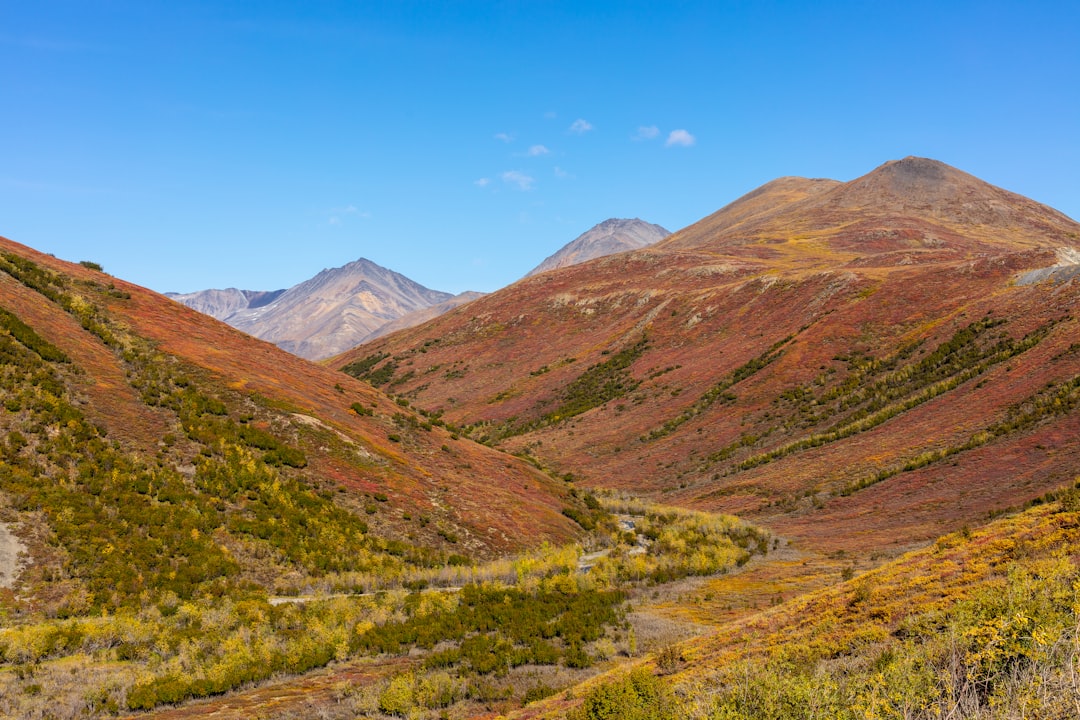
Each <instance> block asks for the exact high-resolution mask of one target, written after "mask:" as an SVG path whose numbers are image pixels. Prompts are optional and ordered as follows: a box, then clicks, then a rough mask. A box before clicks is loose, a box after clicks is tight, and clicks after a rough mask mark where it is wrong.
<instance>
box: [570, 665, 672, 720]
mask: <svg viewBox="0 0 1080 720" xmlns="http://www.w3.org/2000/svg"><path fill="white" fill-rule="evenodd" d="M566 717H567V720H676V718H681V717H684V715H683V711H682V709H681V707H680V703H679V702H678V701H677V700H676V698H675V695H674V693H673V692H672V690H671V687H670V686H669V685H668V684H667V683H666V682H665V681H664V680H662V679H661V678H658V677H656V676H655V675H653V674H652V673H651V672H649V671H648V670H646V669H644V668H638V669H636V670H633V671H632V672H630V673H629V674H627V675H626V676H625V677H623V678H620V679H618V680H615V681H613V682H609V683H605V684H603V685H600V686H598V687H595V688H593V689H592V690H590V691H589V692H588V694H586V695H585V699H584V701H583V702H582V703H581V705H580V706H578V707H577V708H575V709H574V710H572V711H570V712H569V713H568V714H567V716H566Z"/></svg>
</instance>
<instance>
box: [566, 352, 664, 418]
mask: <svg viewBox="0 0 1080 720" xmlns="http://www.w3.org/2000/svg"><path fill="white" fill-rule="evenodd" d="M648 347H649V340H648V338H647V337H642V338H641V339H640V340H638V341H637V342H636V343H634V344H633V345H630V346H627V347H625V348H623V349H622V350H619V351H617V352H615V353H613V354H612V355H611V357H609V358H608V359H607V360H604V361H602V362H598V363H596V364H595V365H590V366H589V367H588V368H586V369H585V371H584V372H582V373H581V375H579V376H578V377H576V378H575V379H574V380H572V381H571V382H570V383H569V384H568V385H567V386H566V390H564V391H563V395H562V402H561V403H560V404H559V407H558V408H556V409H555V411H554V412H552V413H550V414H549V415H548V419H549V420H550V421H551V422H555V421H558V420H561V419H563V418H568V417H573V416H574V415H580V414H581V413H583V412H585V411H587V410H592V409H593V408H594V407H599V406H601V405H603V404H604V403H606V402H609V401H611V400H615V399H616V398H620V397H623V396H624V395H626V394H627V393H630V392H633V391H634V390H635V389H636V388H637V386H638V385H640V384H641V381H640V380H636V379H634V377H633V376H632V375H630V372H629V368H630V366H631V365H633V364H634V362H635V361H636V360H637V359H638V358H639V357H641V355H642V353H644V352H645V350H646V349H647V348H648Z"/></svg>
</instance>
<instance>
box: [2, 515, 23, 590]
mask: <svg viewBox="0 0 1080 720" xmlns="http://www.w3.org/2000/svg"><path fill="white" fill-rule="evenodd" d="M25 550H26V546H25V545H23V544H22V543H21V542H19V539H18V538H17V537H15V535H14V534H12V532H11V530H10V529H9V528H8V526H7V525H6V524H5V523H0V588H9V587H12V586H13V585H14V584H15V578H16V577H17V576H18V575H19V571H20V570H21V569H22V559H21V558H20V557H19V555H20V554H21V553H22V552H24V551H25Z"/></svg>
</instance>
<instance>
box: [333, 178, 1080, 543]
mask: <svg viewBox="0 0 1080 720" xmlns="http://www.w3.org/2000/svg"><path fill="white" fill-rule="evenodd" d="M1078 245H1080V225H1078V224H1077V223H1075V222H1073V221H1072V220H1070V219H1068V218H1066V217H1065V216H1063V215H1061V214H1060V213H1058V212H1056V211H1054V210H1052V209H1050V208H1047V207H1045V206H1043V205H1040V204H1038V203H1035V202H1033V201H1031V200H1028V199H1026V198H1021V197H1019V196H1016V195H1014V194H1012V193H1008V192H1007V191H1004V190H1001V189H1000V188H995V187H993V186H990V185H988V184H986V183H983V182H981V181H979V180H977V179H975V178H973V177H971V176H970V175H967V174H965V173H962V172H960V171H958V170H955V169H953V168H949V167H948V166H945V165H943V164H941V163H937V162H935V161H932V160H924V159H919V158H908V159H905V160H901V161H894V162H891V163H887V164H886V165H883V166H882V167H880V168H878V169H876V170H875V171H873V172H871V173H869V174H868V175H866V176H864V177H862V178H858V179H856V180H853V181H851V182H848V183H837V182H835V181H822V180H803V179H796V178H785V179H782V180H779V181H774V182H773V183H770V184H768V185H766V186H763V187H762V188H760V189H758V190H757V191H754V192H752V193H750V194H749V195H747V196H744V197H743V198H740V199H739V200H737V201H735V202H734V203H731V204H730V205H728V206H727V207H725V208H724V209H722V210H721V211H719V212H717V213H716V214H714V215H712V216H710V217H708V218H705V219H703V220H702V221H700V222H699V223H696V224H694V225H691V226H690V227H688V228H686V229H684V230H682V231H680V232H678V233H676V234H674V235H672V236H671V237H670V238H668V239H666V240H664V241H662V242H660V243H658V244H657V245H655V246H653V247H651V248H649V249H647V250H644V251H637V252H631V253H626V254H622V255H617V256H612V257H609V258H605V259H601V260H598V261H595V262H592V263H589V264H587V265H584V266H574V267H570V268H565V269H562V270H558V271H554V272H550V273H546V274H544V275H540V276H534V277H530V278H526V279H524V280H522V281H520V282H518V283H516V284H515V285H513V286H511V287H509V288H506V289H504V290H501V291H499V292H497V293H493V294H492V295H490V296H487V297H485V298H482V299H480V300H478V301H476V302H474V303H472V304H470V305H469V306H467V307H465V308H461V309H459V310H457V311H452V312H450V313H448V314H446V315H444V316H442V317H440V318H437V319H436V320H434V321H432V322H431V323H429V324H427V325H424V326H420V327H417V328H413V329H411V330H406V331H403V332H401V333H398V334H395V335H394V336H392V337H388V338H383V339H380V340H377V341H375V342H373V343H371V344H370V345H365V346H364V347H363V348H358V349H357V350H355V351H353V352H352V353H349V354H347V355H345V356H342V357H341V358H338V359H337V360H336V361H335V362H334V364H335V365H336V366H338V367H344V368H345V369H346V372H350V371H351V372H353V373H354V374H355V375H357V376H359V377H367V378H368V379H370V380H372V381H373V382H376V383H379V382H385V383H393V387H394V388H395V391H396V392H398V393H403V394H405V395H406V396H407V397H409V398H411V399H413V401H414V402H415V403H416V404H417V405H418V406H421V407H425V408H428V409H429V410H439V411H442V412H444V413H445V417H446V418H447V419H448V420H450V421H452V422H454V423H457V424H461V425H468V426H470V427H471V432H472V436H473V437H477V438H481V439H485V440H486V441H488V442H491V443H494V444H497V445H499V446H500V447H503V448H505V449H507V450H509V451H512V452H519V453H529V454H531V455H533V456H535V457H536V458H538V459H539V460H540V461H541V462H543V463H546V464H548V465H550V466H551V467H552V468H554V469H556V470H557V471H559V472H572V473H573V474H574V475H576V476H578V477H580V478H583V479H584V480H585V481H586V482H587V483H589V484H590V485H597V486H604V487H612V486H614V487H621V488H627V489H632V490H634V491H647V492H650V493H653V494H655V495H657V496H659V497H662V498H663V499H664V501H665V502H676V503H679V504H684V505H689V506H694V507H702V508H709V509H717V510H723V511H727V512H736V513H740V514H744V513H745V514H749V516H750V517H751V518H753V519H755V520H756V521H759V522H763V523H765V524H767V525H769V526H770V527H772V528H773V529H775V530H777V531H778V532H780V533H783V534H789V535H792V536H794V537H796V538H802V539H803V540H804V541H806V542H808V543H810V544H811V545H812V546H813V547H819V548H822V549H828V548H832V549H845V548H846V549H848V550H852V549H858V548H867V547H875V548H878V549H883V548H887V547H895V548H901V547H903V546H905V545H907V544H909V543H912V542H917V541H919V540H921V539H928V538H933V537H936V536H937V535H939V534H940V533H941V532H944V531H946V530H949V529H951V528H955V527H958V526H959V525H961V524H964V523H971V522H977V521H978V520H979V519H981V518H984V517H985V515H986V513H987V512H988V511H991V510H994V509H996V508H1000V507H1003V506H1009V505H1014V504H1016V503H1018V502H1023V501H1024V500H1026V499H1028V498H1031V497H1033V496H1035V495H1038V494H1041V493H1042V492H1045V491H1046V490H1048V489H1051V488H1053V487H1056V486H1057V485H1059V484H1060V483H1062V482H1063V481H1065V480H1066V479H1068V478H1069V477H1071V475H1070V473H1072V472H1073V471H1072V468H1073V467H1075V463H1076V462H1077V461H1078V460H1080V447H1078V446H1077V444H1076V443H1075V442H1073V441H1072V440H1070V439H1069V438H1072V437H1074V436H1075V433H1076V432H1077V431H1078V430H1080V416H1078V414H1077V413H1076V412H1075V408H1076V399H1077V391H1076V385H1077V381H1076V378H1077V376H1078V374H1080V353H1078V351H1077V349H1076V343H1075V338H1076V337H1078V336H1080V327H1078V320H1077V317H1076V304H1077V300H1078V295H1080V287H1078V284H1077V283H1075V282H1073V283H1068V282H1064V283H1060V282H1059V283H1056V284H1055V283H1053V282H1046V283H1041V284H1039V283H1036V284H1027V285H1020V284H1017V283H1016V282H1015V281H1016V279H1017V278H1018V277H1019V276H1020V275H1021V274H1022V273H1025V272H1027V271H1031V270H1034V269H1038V268H1046V267H1050V266H1053V265H1055V264H1056V263H1058V262H1059V258H1060V257H1061V252H1060V251H1061V249H1062V248H1065V249H1066V250H1075V249H1076V248H1077V247H1078ZM1065 254H1066V255H1068V253H1065ZM1057 277H1062V275H1061V274H1060V273H1058V275H1057ZM420 349H422V350H423V354H418V353H419V351H420ZM882 508H889V509H890V512H889V513H887V514H882V513H881V512H880V511H881V509H882ZM867 513H874V514H875V515H874V516H875V518H876V519H875V522H874V523H873V524H868V523H866V522H865V516H866V514H867Z"/></svg>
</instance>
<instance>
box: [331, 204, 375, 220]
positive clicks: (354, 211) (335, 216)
mask: <svg viewBox="0 0 1080 720" xmlns="http://www.w3.org/2000/svg"><path fill="white" fill-rule="evenodd" d="M330 212H331V213H332V214H331V216H330V219H329V220H328V221H327V222H328V223H329V224H330V225H340V224H341V217H342V216H343V215H355V216H356V217H360V218H369V217H371V213H369V212H368V211H367V210H364V211H363V212H361V211H360V209H359V208H358V207H356V206H355V205H346V206H345V207H339V208H330Z"/></svg>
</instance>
